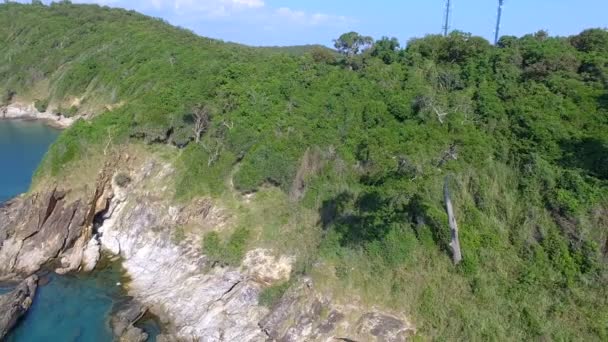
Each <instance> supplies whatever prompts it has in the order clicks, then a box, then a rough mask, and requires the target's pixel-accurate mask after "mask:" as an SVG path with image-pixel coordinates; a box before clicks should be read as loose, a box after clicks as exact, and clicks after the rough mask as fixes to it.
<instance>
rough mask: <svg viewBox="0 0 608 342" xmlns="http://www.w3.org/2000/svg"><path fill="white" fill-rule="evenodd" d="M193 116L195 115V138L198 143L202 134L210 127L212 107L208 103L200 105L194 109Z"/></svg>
mask: <svg viewBox="0 0 608 342" xmlns="http://www.w3.org/2000/svg"><path fill="white" fill-rule="evenodd" d="M192 116H193V117H194V128H193V129H194V139H195V140H196V142H197V143H198V142H200V140H201V135H202V134H203V133H205V131H206V130H207V128H209V122H210V121H211V108H210V107H209V106H207V105H204V106H203V105H198V106H197V107H195V108H194V110H193V111H192Z"/></svg>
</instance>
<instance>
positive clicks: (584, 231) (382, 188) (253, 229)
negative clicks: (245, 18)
mask: <svg viewBox="0 0 608 342" xmlns="http://www.w3.org/2000/svg"><path fill="white" fill-rule="evenodd" d="M0 22H1V23H3V25H0V59H1V60H2V63H0V94H1V95H2V98H1V99H0V100H1V101H2V103H0V106H2V105H6V104H9V103H32V102H36V104H37V107H41V109H48V110H53V111H55V112H58V113H62V114H64V115H68V116H86V118H87V120H79V121H77V122H76V123H75V124H74V125H73V126H72V127H71V128H70V129H68V130H66V131H65V132H64V133H62V135H61V136H60V138H59V140H58V141H57V142H56V143H55V144H54V145H53V146H52V148H51V150H50V151H49V152H48V154H47V156H46V157H45V160H44V162H43V163H42V165H41V166H40V168H39V170H38V172H37V176H36V179H35V184H34V187H33V190H40V189H42V188H43V187H45V186H47V185H49V184H52V183H57V182H58V183H61V184H63V185H65V184H69V185H70V186H73V187H78V186H82V187H84V186H86V185H90V184H87V181H88V182H89V183H91V182H92V183H93V184H94V179H95V175H96V174H97V173H98V171H99V170H101V169H102V166H103V165H104V163H106V162H107V161H108V160H109V159H111V157H112V154H113V153H115V151H118V150H121V149H123V150H128V151H129V152H130V153H131V155H135V156H136V158H143V157H142V156H145V155H150V156H154V158H158V159H162V160H164V161H166V162H167V163H169V164H171V165H172V166H173V167H174V168H175V170H176V176H175V177H173V178H172V180H171V182H168V183H163V184H154V185H153V187H154V188H161V187H163V186H167V187H169V188H170V189H169V190H167V192H166V194H170V196H171V198H170V200H172V201H175V202H178V203H194V202H195V201H197V200H198V199H200V198H213V199H215V200H217V201H218V202H222V203H223V204H224V205H225V206H226V207H229V208H231V210H232V211H231V212H232V213H233V216H234V217H236V218H237V221H238V222H239V223H238V224H236V225H235V227H234V229H232V230H231V231H230V232H228V233H226V232H223V233H221V234H218V233H205V234H204V236H200V237H199V238H200V240H202V242H201V243H200V244H199V247H200V249H201V251H202V252H203V253H205V254H206V255H208V256H210V257H211V258H213V259H214V260H215V261H216V262H214V265H216V264H217V265H225V266H234V265H238V264H239V263H240V262H241V261H242V258H243V255H244V251H245V250H248V249H251V248H253V247H258V246H265V247H268V248H272V249H275V250H280V251H281V252H282V253H289V254H291V255H293V256H295V257H296V259H297V260H296V263H295V268H294V271H293V273H292V280H291V281H290V282H288V283H285V284H280V285H275V286H272V287H269V288H268V289H267V290H265V292H263V295H262V298H261V299H260V300H261V302H262V303H264V304H265V305H268V306H271V305H273V304H275V303H277V301H278V300H279V299H280V297H281V296H282V295H283V293H284V292H285V291H286V290H287V289H288V288H289V286H290V285H291V284H293V279H297V278H299V277H303V276H307V277H310V278H311V279H313V280H314V281H315V283H316V284H318V286H320V287H321V288H322V289H324V291H326V292H329V293H332V294H333V296H334V297H335V298H336V300H342V301H344V302H347V303H348V302H349V301H351V300H353V298H356V300H357V302H360V303H363V304H362V305H367V306H369V307H372V306H374V307H376V306H377V307H382V308H386V309H387V310H392V311H393V312H399V313H402V314H404V315H406V316H408V317H410V318H411V319H412V321H413V322H414V323H415V325H416V326H417V334H418V335H420V336H421V337H426V338H431V339H440V340H441V339H463V340H511V339H516V340H521V339H537V338H546V339H551V340H577V339H583V340H606V339H608V264H607V262H608V195H607V194H608V32H606V31H605V30H600V29H590V30H586V31H584V32H582V33H581V34H579V35H576V36H572V37H551V36H548V35H547V34H546V33H545V32H542V31H541V32H537V33H535V34H530V35H526V36H523V37H521V38H517V37H502V39H501V40H500V43H499V44H498V46H492V45H490V44H489V43H488V42H487V41H485V40H484V39H482V38H479V37H474V36H471V35H469V34H465V33H461V32H453V33H452V34H451V35H449V36H448V37H441V36H434V35H430V36H426V37H424V38H420V39H414V40H412V41H410V42H408V44H407V47H405V48H403V49H401V48H399V47H398V46H395V44H394V42H392V41H390V40H389V39H382V40H379V41H377V42H376V43H375V45H374V46H373V47H372V48H370V49H369V50H366V51H365V52H362V53H359V54H356V55H354V56H347V57H344V58H338V57H336V56H335V55H333V54H332V53H327V52H328V51H326V50H322V51H325V53H323V52H319V51H318V50H317V51H316V52H315V50H311V52H305V53H303V54H300V52H297V53H295V52H294V53H291V52H290V51H288V50H285V51H283V52H281V50H278V51H277V50H276V49H267V48H252V47H247V46H240V45H236V44H226V43H222V42H219V41H215V40H211V39H207V38H202V37H199V36H196V35H195V34H193V33H191V32H188V31H186V30H183V29H178V28H175V27H172V26H170V25H168V24H167V23H164V22H162V21H160V20H157V19H153V18H149V17H146V16H143V15H141V14H138V13H135V12H130V11H125V10H118V9H109V8H105V7H99V6H94V5H70V4H63V3H62V4H53V5H51V6H42V5H23V4H16V3H5V4H2V5H0ZM298 51H299V49H298ZM195 132H196V133H195ZM121 151H122V150H121ZM133 151H135V153H136V154H133ZM142 164H143V162H142ZM445 182H447V183H448V186H449V189H450V191H451V195H452V202H453V204H454V209H455V214H456V219H457V221H458V225H459V228H460V244H461V247H462V254H463V260H462V262H461V263H460V264H459V265H456V266H455V265H453V263H452V254H451V249H450V247H449V244H450V230H449V228H448V217H447V214H446V213H445V209H444V206H445V204H444V199H443V188H444V184H445ZM151 187H152V185H151ZM163 189H164V188H163ZM143 192H144V191H143V190H142V193H143ZM167 196H169V195H167ZM236 196H243V198H246V199H247V198H249V197H252V198H253V200H252V201H253V206H252V207H247V208H249V209H243V205H242V203H241V202H238V203H237V202H235V200H234V198H236ZM239 198H240V197H239ZM186 233H187V232H186ZM175 234H176V235H175V236H176V238H178V239H179V237H180V236H182V235H183V232H177V233H175ZM197 241H198V240H197ZM217 267H219V266H217Z"/></svg>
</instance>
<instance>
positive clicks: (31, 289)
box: [0, 275, 38, 340]
mask: <svg viewBox="0 0 608 342" xmlns="http://www.w3.org/2000/svg"><path fill="white" fill-rule="evenodd" d="M37 284H38V277H37V276H35V275H33V276H31V277H29V278H27V279H25V280H24V281H23V282H22V283H21V284H19V285H18V286H17V288H15V289H14V290H13V291H11V292H9V293H7V294H5V295H2V296H0V340H2V339H3V338H4V337H5V336H6V335H7V334H8V332H9V331H10V330H11V329H12V328H13V327H14V326H15V324H17V321H19V319H20V318H21V317H22V316H23V315H24V314H25V313H26V312H27V310H28V309H29V308H30V306H31V305H32V302H33V301H34V295H35V294H36V288H37V287H38V285H37Z"/></svg>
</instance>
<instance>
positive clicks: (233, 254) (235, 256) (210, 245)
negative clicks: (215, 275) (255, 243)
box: [202, 227, 250, 266]
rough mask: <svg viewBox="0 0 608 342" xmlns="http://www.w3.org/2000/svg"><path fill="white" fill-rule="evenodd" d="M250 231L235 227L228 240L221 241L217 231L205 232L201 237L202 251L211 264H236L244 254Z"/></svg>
mask: <svg viewBox="0 0 608 342" xmlns="http://www.w3.org/2000/svg"><path fill="white" fill-rule="evenodd" d="M249 235H250V231H249V230H248V229H247V228H244V227H239V228H237V229H236V230H235V231H234V232H232V234H231V235H230V237H229V238H228V241H222V238H221V237H220V235H219V234H218V233H217V232H210V233H207V234H206V235H205V236H204V238H203V246H202V250H203V253H204V254H205V255H206V256H207V257H208V258H209V260H210V261H211V263H212V264H220V265H231V266H237V265H238V264H239V263H240V262H241V260H242V259H243V257H244V256H245V252H246V247H247V242H248V240H249Z"/></svg>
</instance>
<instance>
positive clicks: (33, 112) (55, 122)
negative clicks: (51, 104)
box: [0, 103, 76, 129]
mask: <svg viewBox="0 0 608 342" xmlns="http://www.w3.org/2000/svg"><path fill="white" fill-rule="evenodd" d="M0 120H23V121H41V122H43V123H45V124H46V125H48V126H50V127H53V128H57V129H66V128H69V127H70V126H71V125H72V124H73V123H74V122H75V121H76V118H68V117H65V116H63V115H55V114H53V113H51V112H48V111H47V112H43V113H42V112H39V111H38V110H37V109H36V107H34V105H33V104H30V105H24V104H19V103H13V104H9V105H7V106H4V107H0Z"/></svg>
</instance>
